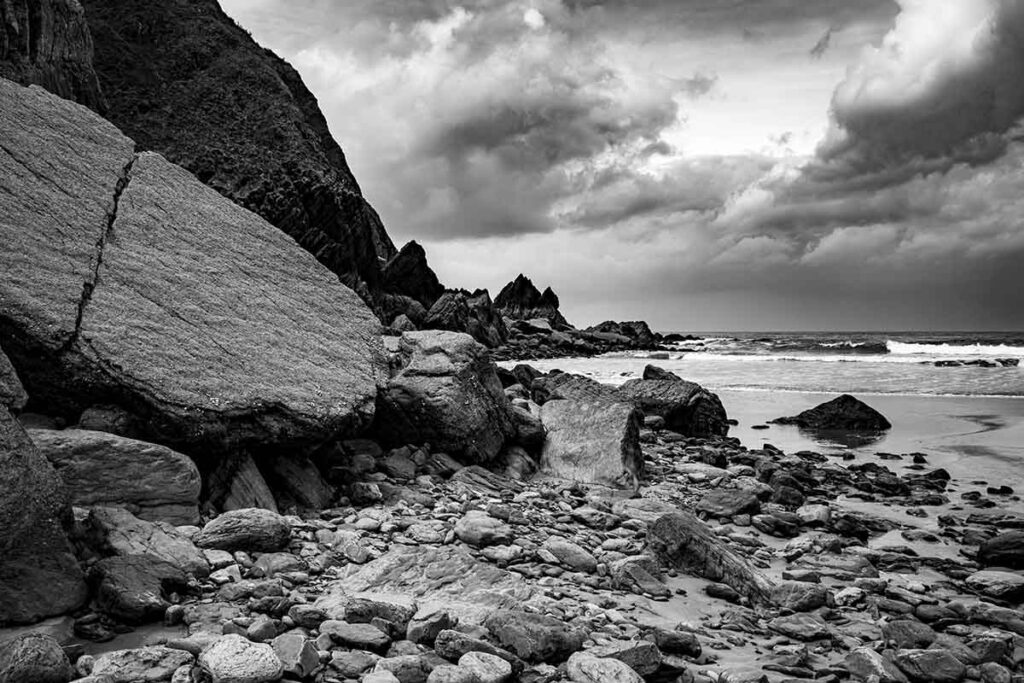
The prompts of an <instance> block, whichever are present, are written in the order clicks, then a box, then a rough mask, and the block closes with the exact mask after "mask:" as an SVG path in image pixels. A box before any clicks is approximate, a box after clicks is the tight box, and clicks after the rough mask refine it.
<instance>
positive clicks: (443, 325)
mask: <svg viewBox="0 0 1024 683" xmlns="http://www.w3.org/2000/svg"><path fill="white" fill-rule="evenodd" d="M422 326H423V327H424V328H425V329H432V330H448V331H450V332H465V333H467V334H468V335H469V336H471V337H473V339H476V340H477V341H478V342H480V343H481V344H483V345H484V346H487V347H491V348H493V347H495V346H499V345H500V344H502V343H504V341H505V340H506V339H508V330H507V329H506V327H505V323H504V321H503V320H502V318H501V315H500V314H499V313H498V312H497V311H496V309H495V307H494V304H493V303H492V302H491V297H490V295H489V294H488V293H487V290H486V289H482V290H477V291H476V292H473V293H472V294H470V293H469V292H465V291H459V290H451V291H447V292H445V293H444V294H442V295H441V296H440V297H439V298H438V299H437V301H435V302H434V305H433V306H431V307H430V310H429V311H427V314H426V316H424V318H423V321H422Z"/></svg>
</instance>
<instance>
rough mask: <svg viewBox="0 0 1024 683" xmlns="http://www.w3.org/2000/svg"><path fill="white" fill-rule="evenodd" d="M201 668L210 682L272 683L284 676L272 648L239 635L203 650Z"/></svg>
mask: <svg viewBox="0 0 1024 683" xmlns="http://www.w3.org/2000/svg"><path fill="white" fill-rule="evenodd" d="M199 666H200V668H201V669H202V670H203V672H205V673H206V674H207V675H208V676H209V677H210V678H211V679H212V680H211V683H270V682H271V681H276V680H278V679H279V678H281V674H283V673H284V666H283V665H282V664H281V660H280V659H278V657H277V655H276V654H274V649H273V648H272V647H271V646H270V645H266V644H263V643H252V642H249V641H248V640H246V639H245V638H243V637H242V636H239V635H228V636H224V637H222V638H220V639H219V640H217V642H215V643H214V644H213V645H211V646H210V647H209V648H207V649H206V650H203V652H202V653H201V654H200V655H199Z"/></svg>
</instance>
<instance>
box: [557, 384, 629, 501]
mask: <svg viewBox="0 0 1024 683" xmlns="http://www.w3.org/2000/svg"><path fill="white" fill-rule="evenodd" d="M540 419H541V422H543V423H544V427H545V429H547V432H548V434H547V440H546V441H545V442H544V450H543V451H542V453H541V470H542V471H543V472H544V473H545V474H547V475H550V476H554V477H558V478H560V479H569V480H572V481H581V482H588V483H593V484H610V485H614V484H617V483H621V482H623V481H627V482H631V483H632V485H633V486H634V487H636V486H638V485H639V483H638V482H639V479H640V477H642V476H643V467H644V459H643V454H642V453H641V452H640V425H641V422H642V419H643V418H642V415H641V413H640V411H639V410H638V409H637V408H635V407H634V406H632V405H630V404H628V403H623V402H616V401H608V400H603V399H597V400H593V399H590V400H587V399H555V400H549V401H548V402H546V403H545V404H544V405H543V406H541V410H540Z"/></svg>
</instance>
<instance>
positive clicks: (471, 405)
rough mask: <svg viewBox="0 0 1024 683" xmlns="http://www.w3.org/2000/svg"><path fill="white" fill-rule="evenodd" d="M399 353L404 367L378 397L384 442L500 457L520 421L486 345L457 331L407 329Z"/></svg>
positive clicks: (473, 458) (481, 458) (474, 458)
mask: <svg viewBox="0 0 1024 683" xmlns="http://www.w3.org/2000/svg"><path fill="white" fill-rule="evenodd" d="M398 358H399V360H398V363H399V365H400V368H401V369H400V370H399V371H398V372H397V373H396V374H395V375H394V376H393V377H392V378H391V380H390V381H389V382H388V383H387V386H386V387H385V388H384V389H382V390H381V392H380V395H379V398H378V405H377V419H376V422H375V431H376V433H377V435H378V438H379V439H380V440H381V442H382V443H385V444H388V445H390V446H395V447H397V446H404V445H406V444H410V443H412V444H422V443H426V442H429V443H430V444H431V445H432V446H433V447H434V448H435V449H436V450H440V451H444V452H446V453H449V454H451V455H453V456H456V457H458V458H461V459H464V460H467V461H470V462H490V461H491V460H493V459H495V458H496V457H497V456H498V454H499V453H500V451H501V449H502V447H503V446H504V444H505V442H506V440H508V439H509V438H510V437H512V436H513V435H514V434H515V423H514V421H513V418H512V406H511V404H510V403H509V401H508V399H507V398H506V397H505V394H504V392H503V391H502V388H501V382H500V381H499V380H498V376H497V373H496V372H495V367H494V363H493V362H492V361H491V359H490V356H489V355H488V354H487V351H486V349H485V348H484V347H483V346H481V345H480V344H478V343H476V342H475V341H473V339H472V338H471V337H469V336H467V335H464V334H459V333H455V332H437V331H427V332H407V333H404V334H403V335H402V337H401V339H400V342H399V353H398Z"/></svg>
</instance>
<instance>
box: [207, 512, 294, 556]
mask: <svg viewBox="0 0 1024 683" xmlns="http://www.w3.org/2000/svg"><path fill="white" fill-rule="evenodd" d="M290 538H291V527H290V526H288V521H287V520H285V518H284V517H282V516H281V515H279V514H277V513H276V512H271V511H270V510H262V509H260V508H247V509H243V510H230V511H228V512H225V513H224V514H222V515H221V516H219V517H217V518H216V519H214V520H211V521H210V522H209V523H208V524H207V525H206V526H205V527H203V530H202V531H200V532H199V533H198V534H196V536H195V538H193V539H192V540H193V541H194V542H195V544H196V545H197V546H199V547H200V548H216V549H218V550H227V551H235V550H246V551H260V552H274V551H276V550H282V549H283V548H285V547H286V546H287V545H288V541H289V539H290Z"/></svg>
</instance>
